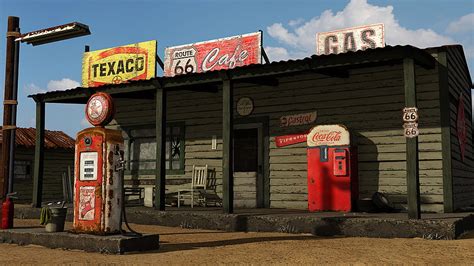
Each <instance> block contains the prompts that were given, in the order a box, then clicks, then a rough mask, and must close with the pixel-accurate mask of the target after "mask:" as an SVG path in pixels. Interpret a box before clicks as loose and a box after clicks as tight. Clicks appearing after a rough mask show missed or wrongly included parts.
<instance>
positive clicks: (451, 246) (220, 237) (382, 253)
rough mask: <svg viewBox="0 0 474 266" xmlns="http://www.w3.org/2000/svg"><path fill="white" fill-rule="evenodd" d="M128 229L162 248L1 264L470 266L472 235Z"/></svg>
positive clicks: (40, 254) (39, 254) (5, 248)
mask: <svg viewBox="0 0 474 266" xmlns="http://www.w3.org/2000/svg"><path fill="white" fill-rule="evenodd" d="M37 224H38V221H37V220H16V221H15V226H32V225H37ZM70 226H71V225H70V224H68V225H67V227H70ZM131 226H132V228H133V229H135V230H136V231H139V232H143V233H158V234H160V240H161V247H160V250H156V251H151V252H146V253H132V254H125V255H107V254H99V253H87V252H83V251H78V250H61V249H48V248H44V247H40V246H33V245H29V246H17V245H12V244H0V249H1V250H2V253H3V254H4V255H3V256H1V258H0V264H1V265H12V264H34V265H38V264H48V265H51V264H135V265H137V264H138V265H141V264H160V265H170V264H173V265H190V264H213V265H215V264H256V265H268V264H293V265H294V264H380V263H384V264H440V265H446V264H471V265H472V264H474V232H472V233H470V234H467V235H465V236H464V237H463V238H462V239H459V240H425V239H421V238H414V239H401V238H397V239H377V238H362V237H360V238H359V237H330V238H323V237H315V236H311V235H301V234H283V233H254V232H249V233H243V232H222V231H212V230H198V229H182V228H174V227H163V226H151V225H134V224H132V225H131Z"/></svg>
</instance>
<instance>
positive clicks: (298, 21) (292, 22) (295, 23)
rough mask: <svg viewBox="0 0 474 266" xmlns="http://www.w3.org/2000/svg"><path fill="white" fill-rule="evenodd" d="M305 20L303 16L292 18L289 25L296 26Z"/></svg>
mask: <svg viewBox="0 0 474 266" xmlns="http://www.w3.org/2000/svg"><path fill="white" fill-rule="evenodd" d="M303 22H304V19H302V18H298V19H292V20H290V21H288V25H290V26H291V27H296V26H298V25H300V24H301V23H303Z"/></svg>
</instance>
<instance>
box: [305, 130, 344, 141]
mask: <svg viewBox="0 0 474 266" xmlns="http://www.w3.org/2000/svg"><path fill="white" fill-rule="evenodd" d="M341 135H342V132H341V131H330V132H326V133H325V132H316V133H315V134H314V135H313V137H312V140H313V142H336V141H340V140H341Z"/></svg>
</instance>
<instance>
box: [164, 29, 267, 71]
mask: <svg viewBox="0 0 474 266" xmlns="http://www.w3.org/2000/svg"><path fill="white" fill-rule="evenodd" d="M261 47H262V33H261V32H255V33H249V34H244V35H238V36H233V37H228V38H223V39H217V40H211V41H206V42H199V43H193V44H186V45H180V46H174V47H169V48H166V50H165V63H164V65H165V69H164V76H167V77H172V76H176V75H182V74H189V73H202V72H207V71H212V70H221V69H231V68H235V67H239V66H245V65H250V64H260V63H261V61H262V59H261V57H262V56H261Z"/></svg>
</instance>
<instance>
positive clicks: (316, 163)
mask: <svg viewBox="0 0 474 266" xmlns="http://www.w3.org/2000/svg"><path fill="white" fill-rule="evenodd" d="M307 144H308V209H309V210H310V211H351V210H353V208H354V206H355V202H356V201H357V198H358V183H357V150H356V148H355V147H354V146H352V145H351V138H350V134H349V130H347V128H346V127H345V126H342V125H319V126H316V127H314V128H313V129H311V131H310V133H309V134H308V136H307Z"/></svg>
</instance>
